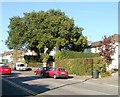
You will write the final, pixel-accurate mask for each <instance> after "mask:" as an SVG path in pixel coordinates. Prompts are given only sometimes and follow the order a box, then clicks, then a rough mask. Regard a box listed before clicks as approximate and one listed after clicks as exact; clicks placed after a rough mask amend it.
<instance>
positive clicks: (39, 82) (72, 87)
mask: <svg viewBox="0 0 120 97" xmlns="http://www.w3.org/2000/svg"><path fill="white" fill-rule="evenodd" d="M2 95H20V96H39V95H118V88H117V87H113V86H106V85H102V84H92V83H87V82H85V81H82V80H79V79H74V78H72V77H71V78H68V79H53V78H44V77H40V76H35V75H34V73H33V71H13V73H12V74H11V75H10V76H7V75H3V76H2Z"/></svg>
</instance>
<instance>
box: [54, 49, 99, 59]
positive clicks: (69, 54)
mask: <svg viewBox="0 0 120 97" xmlns="http://www.w3.org/2000/svg"><path fill="white" fill-rule="evenodd" d="M94 57H100V56H99V55H98V54H96V53H85V52H75V51H69V50H62V51H59V50H58V51H56V54H55V56H54V58H55V60H60V59H71V58H94Z"/></svg>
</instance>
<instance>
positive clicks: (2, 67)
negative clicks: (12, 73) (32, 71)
mask: <svg viewBox="0 0 120 97" xmlns="http://www.w3.org/2000/svg"><path fill="white" fill-rule="evenodd" d="M1 67H2V68H8V67H9V66H6V65H4V66H1Z"/></svg>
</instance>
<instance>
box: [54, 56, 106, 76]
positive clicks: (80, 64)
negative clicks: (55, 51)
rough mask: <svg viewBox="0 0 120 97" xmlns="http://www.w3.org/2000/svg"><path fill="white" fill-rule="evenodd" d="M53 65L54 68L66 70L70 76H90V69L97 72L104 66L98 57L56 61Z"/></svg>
mask: <svg viewBox="0 0 120 97" xmlns="http://www.w3.org/2000/svg"><path fill="white" fill-rule="evenodd" d="M55 64H56V67H63V68H66V69H67V70H68V72H69V73H70V74H76V75H89V76H90V75H91V74H92V69H95V70H99V69H100V68H104V66H105V62H104V60H103V59H102V58H100V57H97V58H75V59H63V60H58V61H56V62H55ZM92 66H93V67H92ZM101 72H105V71H101Z"/></svg>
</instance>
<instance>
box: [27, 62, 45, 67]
mask: <svg viewBox="0 0 120 97" xmlns="http://www.w3.org/2000/svg"><path fill="white" fill-rule="evenodd" d="M42 66H43V63H38V62H29V63H28V67H42Z"/></svg>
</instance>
